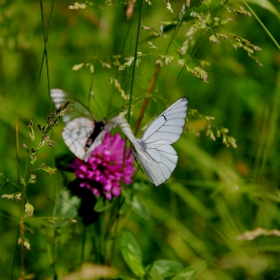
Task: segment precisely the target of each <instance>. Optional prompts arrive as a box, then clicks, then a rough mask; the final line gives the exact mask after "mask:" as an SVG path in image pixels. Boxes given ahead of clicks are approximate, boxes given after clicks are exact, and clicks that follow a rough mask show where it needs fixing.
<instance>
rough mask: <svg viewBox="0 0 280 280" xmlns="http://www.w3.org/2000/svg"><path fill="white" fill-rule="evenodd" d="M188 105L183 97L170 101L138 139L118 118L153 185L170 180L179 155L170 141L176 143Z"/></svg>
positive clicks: (124, 122)
mask: <svg viewBox="0 0 280 280" xmlns="http://www.w3.org/2000/svg"><path fill="white" fill-rule="evenodd" d="M187 104H188V100H187V99H186V98H181V99H179V100H178V101H176V102H175V103H173V104H172V105H171V106H170V107H168V108H167V109H166V110H165V111H164V112H163V113H162V114H160V115H159V116H158V117H157V118H156V119H155V120H154V121H153V122H152V123H151V124H150V125H149V126H148V128H147V129H146V130H145V132H144V134H143V136H142V138H141V139H137V138H135V136H134V135H133V133H132V131H131V129H130V126H129V124H128V123H127V122H126V120H125V119H124V118H122V119H121V118H120V119H119V120H118V121H117V122H118V124H119V126H120V128H121V129H122V131H123V133H124V134H125V135H126V137H127V138H128V139H129V141H130V142H131V144H132V148H131V150H132V153H133V155H134V157H135V158H136V159H137V160H139V162H140V163H141V165H142V166H143V168H144V170H145V172H146V174H147V175H148V177H149V179H150V181H151V182H152V183H153V184H154V185H156V186H158V185H160V184H162V183H163V182H165V181H166V180H167V179H169V178H170V176H171V174H172V172H173V170H174V169H175V167H176V165H177V161H178V155H177V153H176V151H175V150H174V148H173V147H172V146H171V145H170V144H173V143H174V142H176V141H177V140H178V139H179V138H180V136H181V134H182V132H183V129H184V125H185V121H186V115H187Z"/></svg>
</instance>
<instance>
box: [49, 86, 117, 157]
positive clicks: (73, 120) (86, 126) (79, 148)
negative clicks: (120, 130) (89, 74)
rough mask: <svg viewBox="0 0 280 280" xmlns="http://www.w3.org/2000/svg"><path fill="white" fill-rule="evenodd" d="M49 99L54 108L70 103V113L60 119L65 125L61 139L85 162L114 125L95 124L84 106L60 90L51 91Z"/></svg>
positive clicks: (110, 123)
mask: <svg viewBox="0 0 280 280" xmlns="http://www.w3.org/2000/svg"><path fill="white" fill-rule="evenodd" d="M51 97H52V99H53V101H54V104H55V107H56V108H59V107H60V106H61V105H62V104H64V103H65V102H67V101H70V103H69V108H70V111H69V113H67V114H66V115H64V116H63V117H62V118H63V121H64V122H65V123H66V125H65V127H64V129H63V131H62V137H63V140H64V142H65V144H66V145H67V146H68V148H69V149H70V151H71V152H72V153H73V154H74V155H75V156H76V157H78V158H79V159H81V160H85V161H87V160H88V158H89V156H90V154H91V153H92V151H94V149H95V148H96V147H98V146H99V145H100V144H101V142H102V140H103V138H104V137H105V134H106V133H107V132H109V131H110V130H111V129H112V128H113V127H114V126H115V124H114V123H113V122H112V121H110V122H109V123H106V122H105V121H101V122H97V121H96V120H95V119H94V117H93V115H92V114H91V112H90V111H89V109H88V108H87V107H86V106H85V105H83V104H82V103H81V102H79V101H78V100H77V99H75V98H74V97H72V96H70V95H69V94H67V93H66V92H64V91H63V90H61V89H52V90H51Z"/></svg>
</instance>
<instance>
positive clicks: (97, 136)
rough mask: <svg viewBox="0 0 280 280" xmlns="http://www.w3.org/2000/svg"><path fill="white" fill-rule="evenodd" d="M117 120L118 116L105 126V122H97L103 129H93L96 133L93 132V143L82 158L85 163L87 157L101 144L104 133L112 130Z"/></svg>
mask: <svg viewBox="0 0 280 280" xmlns="http://www.w3.org/2000/svg"><path fill="white" fill-rule="evenodd" d="M117 118H118V116H117V117H115V118H113V119H111V120H110V121H109V122H107V123H106V124H105V122H99V124H100V123H102V124H103V127H102V129H101V130H100V129H97V130H96V129H95V131H96V133H95V132H94V133H93V135H92V136H93V139H94V141H93V143H92V144H91V145H90V146H89V147H88V150H87V151H86V154H85V158H84V160H85V161H87V160H88V158H89V156H90V155H91V153H92V152H93V151H94V150H95V148H96V147H98V146H99V145H100V144H101V142H102V141H103V139H104V137H105V135H106V133H107V132H109V131H110V130H111V129H113V128H114V127H115V126H116V125H117V123H116V122H115V121H116V120H117Z"/></svg>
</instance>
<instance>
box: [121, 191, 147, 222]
mask: <svg viewBox="0 0 280 280" xmlns="http://www.w3.org/2000/svg"><path fill="white" fill-rule="evenodd" d="M123 194H124V196H125V202H126V203H127V204H128V205H130V206H131V207H132V210H133V211H134V212H135V213H137V214H138V215H139V216H141V217H142V218H143V219H146V220H148V219H150V217H151V214H150V211H149V209H148V207H147V206H146V204H145V203H144V202H143V201H142V200H141V199H140V198H139V197H138V196H137V195H135V194H133V193H131V192H129V191H127V192H123Z"/></svg>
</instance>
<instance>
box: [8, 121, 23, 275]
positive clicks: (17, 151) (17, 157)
mask: <svg viewBox="0 0 280 280" xmlns="http://www.w3.org/2000/svg"><path fill="white" fill-rule="evenodd" d="M16 160H17V183H18V185H19V184H20V165H19V139H18V119H17V118H16ZM20 209H22V207H21V208H20ZM21 215H22V214H21V210H20V217H19V221H20V220H21ZM20 229H21V227H20V224H19V226H18V230H17V240H18V238H19V236H20V233H21V231H20ZM17 240H16V242H15V250H14V258H13V264H12V269H11V279H12V278H13V273H14V267H15V263H16V255H17V248H18V244H17Z"/></svg>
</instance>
